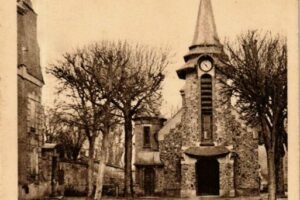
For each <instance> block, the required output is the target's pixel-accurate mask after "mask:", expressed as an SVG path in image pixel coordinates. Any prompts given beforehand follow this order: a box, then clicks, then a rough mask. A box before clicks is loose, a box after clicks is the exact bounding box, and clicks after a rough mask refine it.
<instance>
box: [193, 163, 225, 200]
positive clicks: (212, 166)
mask: <svg viewBox="0 0 300 200" xmlns="http://www.w3.org/2000/svg"><path fill="white" fill-rule="evenodd" d="M196 178H197V195H202V196H203V195H219V189H220V182H219V181H220V177H219V163H218V161H217V159H214V158H201V159H199V160H198V161H197V163H196Z"/></svg>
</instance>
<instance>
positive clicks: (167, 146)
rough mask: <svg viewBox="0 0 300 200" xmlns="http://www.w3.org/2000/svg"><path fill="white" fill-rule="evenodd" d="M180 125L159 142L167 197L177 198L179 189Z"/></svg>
mask: <svg viewBox="0 0 300 200" xmlns="http://www.w3.org/2000/svg"><path fill="white" fill-rule="evenodd" d="M181 142H182V135H181V124H178V125H177V126H176V127H175V128H173V129H171V130H170V133H169V134H166V135H165V136H164V140H162V141H160V143H159V146H160V155H161V160H162V162H163V163H164V190H165V195H167V196H179V194H180V188H181V144H182V143H181Z"/></svg>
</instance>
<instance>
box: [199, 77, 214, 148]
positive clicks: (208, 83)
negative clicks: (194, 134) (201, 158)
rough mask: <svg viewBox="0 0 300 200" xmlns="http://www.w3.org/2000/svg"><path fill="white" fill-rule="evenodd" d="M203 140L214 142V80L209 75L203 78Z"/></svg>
mask: <svg viewBox="0 0 300 200" xmlns="http://www.w3.org/2000/svg"><path fill="white" fill-rule="evenodd" d="M200 84H201V87H200V89H201V124H202V130H201V132H202V133H201V140H202V142H208V143H211V142H212V78H211V76H210V75H209V74H204V75H203V76H202V77H201V83H200Z"/></svg>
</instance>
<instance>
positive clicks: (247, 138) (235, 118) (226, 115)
mask: <svg viewBox="0 0 300 200" xmlns="http://www.w3.org/2000/svg"><path fill="white" fill-rule="evenodd" d="M218 78H220V77H218ZM215 87H216V88H217V89H216V91H220V87H221V85H220V83H219V82H216V85H215ZM215 98H216V99H215V100H216V101H215V116H214V121H215V128H216V136H215V137H216V141H217V143H218V144H219V145H224V146H227V147H228V148H230V149H232V151H233V152H235V156H234V159H235V164H234V180H235V187H236V194H237V195H253V194H258V193H259V173H258V170H259V163H258V139H257V137H256V134H255V130H254V129H253V128H251V127H249V126H247V125H246V122H245V121H243V120H241V118H240V115H239V114H238V112H237V111H236V110H235V108H234V107H232V106H231V104H230V103H227V104H224V103H222V101H224V100H225V99H224V98H225V97H224V96H222V95H221V93H220V92H215ZM229 102H230V101H229Z"/></svg>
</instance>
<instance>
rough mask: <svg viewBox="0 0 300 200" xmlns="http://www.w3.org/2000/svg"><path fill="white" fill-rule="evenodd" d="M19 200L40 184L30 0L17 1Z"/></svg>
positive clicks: (38, 91) (37, 77) (39, 79)
mask: <svg viewBox="0 0 300 200" xmlns="http://www.w3.org/2000/svg"><path fill="white" fill-rule="evenodd" d="M17 53H18V62H17V63H18V66H17V67H18V79H17V82H18V185H19V199H27V198H33V197H35V196H37V195H38V193H40V192H39V186H40V185H41V184H40V178H41V177H40V165H41V163H40V162H39V160H40V159H41V145H42V116H43V108H42V104H41V96H42V87H43V85H44V80H43V75H42V70H41V67H40V56H39V46H38V43H37V14H36V13H35V12H34V10H33V9H32V4H31V1H30V0H18V1H17Z"/></svg>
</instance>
